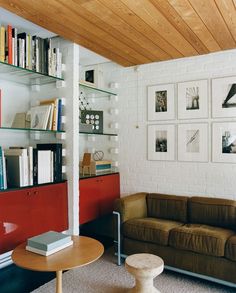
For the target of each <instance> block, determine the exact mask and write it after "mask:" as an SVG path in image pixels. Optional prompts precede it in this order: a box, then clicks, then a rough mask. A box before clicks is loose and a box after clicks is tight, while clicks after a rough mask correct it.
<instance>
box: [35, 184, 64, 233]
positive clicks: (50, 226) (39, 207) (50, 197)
mask: <svg viewBox="0 0 236 293" xmlns="http://www.w3.org/2000/svg"><path fill="white" fill-rule="evenodd" d="M30 204H31V218H32V221H33V223H34V235H37V234H40V233H44V232H46V231H49V230H53V231H58V232H61V231H64V230H67V229H68V203H67V184H66V182H64V183H58V184H50V185H44V186H40V187H34V188H32V193H31V202H30Z"/></svg>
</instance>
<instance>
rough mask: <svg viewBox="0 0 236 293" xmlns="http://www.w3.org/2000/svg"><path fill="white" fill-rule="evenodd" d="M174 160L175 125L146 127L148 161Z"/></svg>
mask: <svg viewBox="0 0 236 293" xmlns="http://www.w3.org/2000/svg"><path fill="white" fill-rule="evenodd" d="M174 159H175V125H173V124H158V125H148V160H161V161H173V160H174Z"/></svg>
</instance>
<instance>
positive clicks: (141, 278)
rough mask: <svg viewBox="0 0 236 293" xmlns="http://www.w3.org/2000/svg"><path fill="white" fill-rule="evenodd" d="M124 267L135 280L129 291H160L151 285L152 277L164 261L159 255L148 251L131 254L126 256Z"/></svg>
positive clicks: (159, 271) (134, 292) (160, 270)
mask: <svg viewBox="0 0 236 293" xmlns="http://www.w3.org/2000/svg"><path fill="white" fill-rule="evenodd" d="M125 267H126V269H127V271H128V272H129V273H130V274H131V275H133V276H134V277H135V280H136V284H135V286H134V287H133V288H132V289H131V290H130V291H129V292H132V293H160V291H158V290H157V289H156V288H155V287H154V286H153V279H154V278H155V277H156V276H158V275H160V274H161V273H162V271H163V269H164V262H163V260H162V259H161V258H160V257H159V256H156V255H154V254H149V253H138V254H133V255H130V256H128V257H127V258H126V260H125Z"/></svg>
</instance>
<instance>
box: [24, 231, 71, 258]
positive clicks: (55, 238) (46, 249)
mask: <svg viewBox="0 0 236 293" xmlns="http://www.w3.org/2000/svg"><path fill="white" fill-rule="evenodd" d="M72 244H73V240H72V238H71V236H70V235H66V234H63V233H59V232H55V231H48V232H46V233H43V234H40V235H38V236H34V237H31V238H29V239H28V240H27V245H26V247H25V249H26V250H28V251H31V252H34V253H38V254H41V255H44V256H48V255H51V254H53V253H55V252H58V251H60V250H62V249H64V248H67V247H69V246H71V245H72Z"/></svg>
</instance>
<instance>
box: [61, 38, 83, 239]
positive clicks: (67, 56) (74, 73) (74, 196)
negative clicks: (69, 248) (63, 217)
mask: <svg viewBox="0 0 236 293" xmlns="http://www.w3.org/2000/svg"><path fill="white" fill-rule="evenodd" d="M61 48H62V55H63V63H65V65H66V70H65V72H64V78H65V88H63V89H62V92H63V96H64V97H65V98H66V107H65V115H66V124H65V130H66V177H67V180H68V218H69V231H68V232H69V233H70V234H73V235H78V234H79V101H78V97H79V46H78V45H76V44H74V43H70V42H68V41H64V40H63V41H62V42H61Z"/></svg>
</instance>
